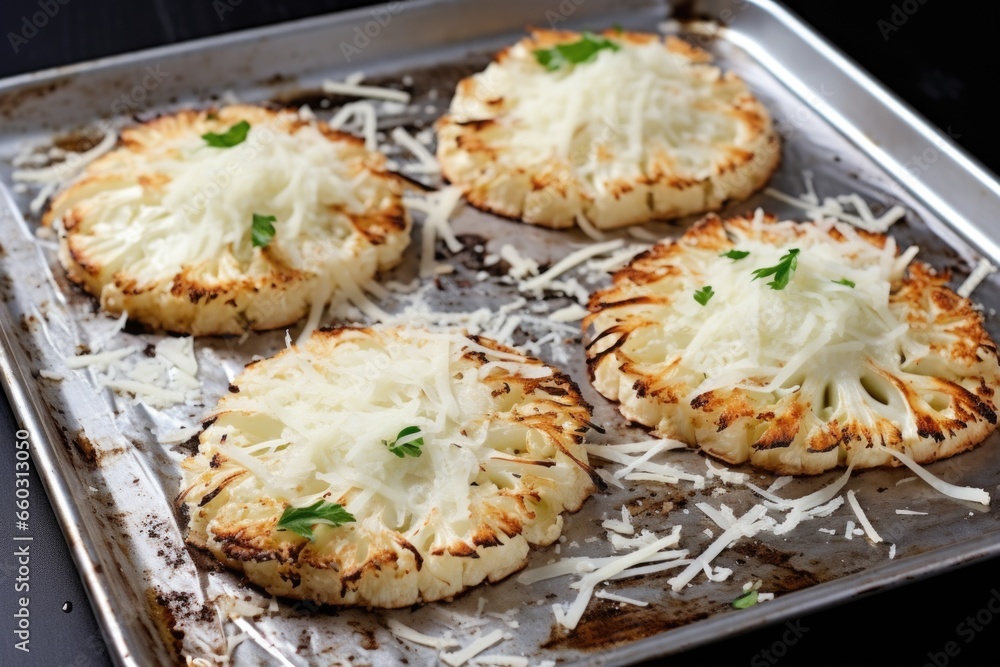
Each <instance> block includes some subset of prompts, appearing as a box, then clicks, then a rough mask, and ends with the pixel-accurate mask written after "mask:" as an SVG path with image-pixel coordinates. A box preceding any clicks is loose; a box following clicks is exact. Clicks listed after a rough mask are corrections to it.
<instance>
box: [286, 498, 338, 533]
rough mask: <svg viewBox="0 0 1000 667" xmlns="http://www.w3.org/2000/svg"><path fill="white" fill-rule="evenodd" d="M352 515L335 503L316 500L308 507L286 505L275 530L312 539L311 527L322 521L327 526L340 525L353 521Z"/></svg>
mask: <svg viewBox="0 0 1000 667" xmlns="http://www.w3.org/2000/svg"><path fill="white" fill-rule="evenodd" d="M353 522H354V516H353V515H352V514H351V513H350V512H348V511H347V510H345V509H344V508H343V507H341V506H340V505H338V504H337V503H328V502H326V501H325V500H317V501H316V504H315V505H310V506H309V507H286V508H285V511H284V512H282V513H281V518H280V519H279V520H278V525H277V526H276V527H275V529H276V530H290V531H292V532H293V533H295V534H296V535H301V536H302V537H308V538H309V539H310V540H311V539H313V537H314V536H313V531H312V527H313V526H315V525H316V524H319V523H322V524H326V525H328V526H333V527H334V528H336V527H337V526H342V525H344V524H345V523H353Z"/></svg>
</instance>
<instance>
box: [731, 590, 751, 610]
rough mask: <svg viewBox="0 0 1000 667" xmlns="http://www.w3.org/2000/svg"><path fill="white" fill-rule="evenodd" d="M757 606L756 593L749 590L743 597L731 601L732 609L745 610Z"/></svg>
mask: <svg viewBox="0 0 1000 667" xmlns="http://www.w3.org/2000/svg"><path fill="white" fill-rule="evenodd" d="M755 604H757V591H756V590H754V589H750V590H749V591H747V592H746V593H744V594H743V595H741V596H739V597H738V598H736V599H735V600H733V609H746V608H747V607H752V606H754V605H755Z"/></svg>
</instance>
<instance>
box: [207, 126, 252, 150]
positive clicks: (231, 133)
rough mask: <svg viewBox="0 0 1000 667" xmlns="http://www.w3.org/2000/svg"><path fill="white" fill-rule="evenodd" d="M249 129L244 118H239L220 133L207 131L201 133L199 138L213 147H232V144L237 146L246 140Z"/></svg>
mask: <svg viewBox="0 0 1000 667" xmlns="http://www.w3.org/2000/svg"><path fill="white" fill-rule="evenodd" d="M249 131H250V123H248V122H246V121H245V120H241V121H240V122H238V123H236V125H233V126H232V127H231V128H229V129H228V130H226V131H225V132H223V133H221V134H215V133H214V132H209V133H207V134H203V135H201V138H202V139H204V140H205V143H206V144H208V145H209V146H212V147H213V148H232V147H233V146H238V145H240V144H242V143H243V142H244V141H246V138H247V132H249Z"/></svg>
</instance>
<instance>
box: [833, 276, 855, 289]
mask: <svg viewBox="0 0 1000 667" xmlns="http://www.w3.org/2000/svg"><path fill="white" fill-rule="evenodd" d="M832 282H835V283H837V284H838V285H847V286H848V287H854V281H853V280H848V279H847V278H841V279H840V280H834V281H832Z"/></svg>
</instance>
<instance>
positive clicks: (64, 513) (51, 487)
mask: <svg viewBox="0 0 1000 667" xmlns="http://www.w3.org/2000/svg"><path fill="white" fill-rule="evenodd" d="M0 194H2V193H0ZM0 205H8V202H0ZM17 326H18V325H17V323H16V322H14V321H13V320H12V319H11V315H10V311H8V310H7V309H0V384H2V385H3V389H4V393H5V394H6V396H7V400H8V402H9V403H10V406H11V409H12V410H13V412H14V416H15V419H16V420H17V421H18V423H19V425H20V427H21V428H24V429H26V430H27V431H29V432H30V434H31V437H32V441H31V449H30V451H31V460H32V464H33V465H34V466H35V469H36V471H37V472H38V477H39V478H40V479H41V481H42V486H43V487H44V488H45V494H46V495H47V496H48V499H49V502H50V504H51V505H52V509H53V511H54V513H55V515H56V519H57V523H58V524H59V527H60V528H61V529H62V533H63V536H64V537H65V538H66V542H67V544H68V546H69V552H70V555H71V556H72V558H73V564H74V565H75V566H76V569H77V571H78V572H79V573H80V578H81V579H82V580H83V582H84V584H85V585H84V587H83V588H84V590H85V591H86V594H87V598H88V600H89V601H90V604H91V607H92V608H93V609H94V615H95V616H96V617H97V620H98V627H99V628H100V630H101V634H102V636H103V637H104V641H105V643H106V644H107V645H108V647H109V648H111V647H114V649H115V650H111V651H109V652H108V653H109V655H111V656H112V658H113V659H114V662H115V664H116V665H118V666H119V667H140V663H139V662H137V661H136V660H135V658H134V657H133V654H132V651H131V650H130V649H129V643H128V636H129V634H130V633H129V631H128V628H126V627H125V626H124V625H122V624H121V623H119V622H118V618H117V616H116V614H115V611H114V606H113V604H112V600H111V598H110V597H109V596H108V588H107V586H106V585H105V583H104V575H103V574H102V573H100V572H98V571H97V568H96V567H95V563H97V561H98V559H97V557H96V556H95V555H94V554H93V553H92V552H93V550H94V544H95V541H94V540H93V538H92V536H90V535H89V534H88V533H87V532H86V529H85V527H84V523H83V521H82V520H81V516H80V510H79V508H78V507H77V505H76V503H75V502H74V501H73V498H72V494H71V493H70V491H69V488H68V487H67V485H66V481H65V478H64V476H63V473H62V471H61V470H60V469H59V467H58V466H57V464H56V461H55V457H54V455H53V451H54V449H55V442H56V440H57V439H58V438H59V437H60V436H59V434H57V433H55V432H53V428H52V427H53V424H52V422H51V421H49V420H46V419H43V418H42V417H41V415H42V414H43V410H42V409H41V406H40V405H39V403H38V397H37V395H36V394H35V392H33V391H32V385H33V380H32V378H31V377H30V376H29V377H25V373H24V371H23V370H22V369H24V368H27V361H26V360H25V359H24V358H23V356H24V355H23V353H22V352H21V350H19V349H18V348H17V346H16V345H14V342H13V341H12V340H11V333H10V332H12V331H15V330H16V328H17Z"/></svg>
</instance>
